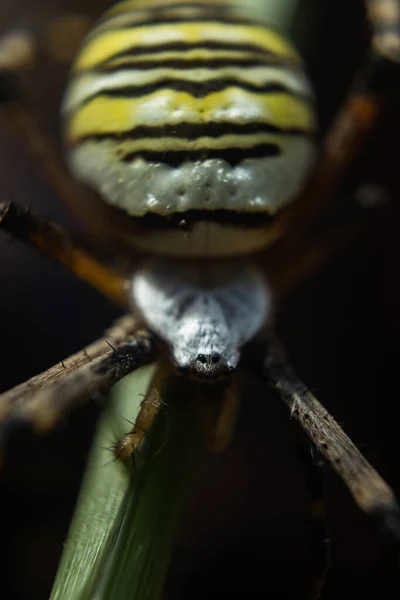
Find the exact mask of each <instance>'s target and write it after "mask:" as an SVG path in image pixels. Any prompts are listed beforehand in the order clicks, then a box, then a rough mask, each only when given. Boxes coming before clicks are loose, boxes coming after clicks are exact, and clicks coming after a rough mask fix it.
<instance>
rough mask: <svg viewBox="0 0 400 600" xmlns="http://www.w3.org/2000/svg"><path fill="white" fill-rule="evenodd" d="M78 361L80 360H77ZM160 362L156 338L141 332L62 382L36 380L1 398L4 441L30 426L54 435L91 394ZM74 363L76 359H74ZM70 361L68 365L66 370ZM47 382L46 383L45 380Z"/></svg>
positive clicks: (1, 438) (0, 427) (0, 436)
mask: <svg viewBox="0 0 400 600" xmlns="http://www.w3.org/2000/svg"><path fill="white" fill-rule="evenodd" d="M75 358H77V357H75ZM155 358H156V348H155V343H154V337H153V335H152V334H150V333H148V332H146V331H138V332H137V333H136V334H135V335H134V336H133V337H129V336H128V335H126V336H125V337H124V339H123V342H122V343H120V345H118V346H117V347H116V348H115V350H111V351H110V350H109V351H104V348H103V353H102V354H101V355H99V356H98V357H97V358H94V359H93V360H92V361H90V362H86V363H85V364H82V361H81V359H77V362H78V364H79V366H77V367H76V368H75V369H72V371H71V370H70V371H69V372H68V367H67V374H66V375H65V376H64V377H62V378H58V379H57V378H56V379H55V380H53V381H51V380H50V382H49V379H47V381H46V378H45V375H46V373H45V374H42V375H41V376H39V377H41V378H44V382H45V383H44V384H43V385H39V384H38V381H35V380H34V385H33V386H32V390H30V389H29V382H28V383H27V384H22V386H17V388H16V389H11V390H9V391H8V392H5V393H4V394H1V395H0V407H1V408H2V410H1V416H0V441H1V442H2V443H4V441H6V440H7V438H8V437H9V436H10V435H11V434H12V433H13V431H14V429H15V428H20V427H21V426H23V425H29V426H30V427H31V428H32V429H33V430H34V431H35V432H36V433H45V432H47V431H50V430H51V429H52V428H53V427H54V426H55V425H56V423H57V422H58V421H60V419H61V418H63V417H64V416H65V415H66V414H67V413H68V412H69V411H71V410H72V409H74V408H75V407H77V406H79V405H80V404H82V403H84V402H85V401H86V400H87V399H88V398H89V397H90V395H91V394H93V393H99V392H100V393H101V392H103V391H105V390H107V389H108V388H109V387H111V386H112V385H113V384H114V383H116V382H117V381H119V380H120V379H122V378H123V377H125V375H127V374H128V373H131V372H132V371H134V370H136V369H138V368H139V367H141V366H143V365H146V364H149V363H150V362H152V361H153V360H154V359H155ZM71 360H72V359H71ZM67 365H68V360H67V361H66V366H67ZM42 381H43V379H42Z"/></svg>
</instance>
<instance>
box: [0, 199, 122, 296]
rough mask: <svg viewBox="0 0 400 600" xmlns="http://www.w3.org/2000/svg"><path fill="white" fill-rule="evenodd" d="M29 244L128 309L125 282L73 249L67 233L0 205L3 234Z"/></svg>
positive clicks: (9, 205)
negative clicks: (5, 233)
mask: <svg viewBox="0 0 400 600" xmlns="http://www.w3.org/2000/svg"><path fill="white" fill-rule="evenodd" d="M1 230H3V231H6V232H8V233H10V234H11V235H12V236H13V237H15V238H18V239H20V240H22V241H23V242H26V243H28V244H30V245H31V246H33V247H34V248H36V249H37V250H39V251H40V252H41V253H43V254H45V255H46V256H49V257H50V258H52V259H53V260H55V261H56V262H57V263H59V264H61V265H62V266H63V267H65V268H66V269H68V271H70V272H71V273H73V274H74V275H75V276H76V277H78V278H79V279H81V280H83V281H85V282H86V283H88V284H89V285H91V286H92V287H94V288H95V289H97V290H98V291H99V292H100V293H102V294H104V295H105V296H107V297H108V298H110V299H111V300H112V301H113V302H116V303H117V304H121V305H126V303H127V300H126V295H125V290H124V285H125V278H124V277H123V276H122V275H120V274H118V273H116V272H115V271H113V270H112V269H110V268H109V267H107V266H106V265H103V264H102V263H101V262H100V261H98V260H97V259H95V258H94V257H92V256H90V255H89V254H88V253H87V252H86V251H85V250H83V249H82V248H79V247H77V246H76V245H74V243H73V241H72V240H71V238H70V236H69V234H68V232H66V231H65V230H63V229H62V228H61V227H59V226H58V225H55V224H53V223H50V222H48V221H45V220H44V219H41V218H40V217H37V216H35V215H34V214H33V213H32V212H31V211H29V210H27V209H25V208H22V207H21V206H18V205H17V204H14V203H0V231H1Z"/></svg>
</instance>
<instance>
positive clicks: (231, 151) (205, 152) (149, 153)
mask: <svg viewBox="0 0 400 600" xmlns="http://www.w3.org/2000/svg"><path fill="white" fill-rule="evenodd" d="M280 154H281V150H280V147H279V145H278V144H273V143H269V144H257V145H255V146H251V147H250V148H221V149H213V148H199V149H198V150H167V151H164V152H162V151H159V150H144V151H140V150H139V151H137V152H129V153H127V154H125V155H123V154H121V156H120V160H121V161H123V162H132V161H134V160H135V159H137V158H143V159H144V160H146V161H148V162H152V163H159V162H160V163H164V164H166V165H169V166H170V167H178V166H179V165H181V164H182V163H184V162H197V161H204V160H208V159H220V160H224V161H225V162H227V163H228V164H229V165H230V166H231V167H235V166H237V165H238V164H240V163H241V162H242V161H243V160H245V159H247V158H265V157H274V156H279V155H280Z"/></svg>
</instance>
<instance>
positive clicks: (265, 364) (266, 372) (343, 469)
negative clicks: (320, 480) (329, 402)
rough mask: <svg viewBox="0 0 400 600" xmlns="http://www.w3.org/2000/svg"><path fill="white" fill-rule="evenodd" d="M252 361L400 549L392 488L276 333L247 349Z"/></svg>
mask: <svg viewBox="0 0 400 600" xmlns="http://www.w3.org/2000/svg"><path fill="white" fill-rule="evenodd" d="M248 365H249V367H250V369H251V370H252V371H253V372H255V374H257V375H258V376H259V377H261V378H262V379H263V380H264V381H266V382H267V383H268V384H269V386H270V387H271V388H272V389H273V390H275V391H276V392H277V394H278V395H279V397H280V398H281V400H282V401H283V402H284V404H285V405H286V406H287V408H288V409H289V411H290V415H291V417H292V418H294V419H295V420H296V421H297V422H298V423H299V424H300V426H301V427H302V429H303V430H304V432H305V433H306V434H307V436H308V437H309V438H310V440H311V442H312V444H313V445H314V446H315V448H316V449H317V450H318V451H319V452H320V453H321V454H322V455H323V456H324V458H325V459H326V461H327V462H328V464H329V465H330V466H331V467H332V469H333V470H334V471H336V473H337V474H338V475H339V477H340V478H341V479H342V481H343V483H344V484H345V485H346V486H347V488H348V490H349V491H350V493H351V495H352V496H353V499H354V501H355V502H356V504H357V505H358V506H359V507H360V509H361V510H362V511H363V512H364V513H366V514H367V515H368V516H369V517H371V518H372V519H374V520H375V522H376V524H377V526H378V527H379V529H380V530H381V531H382V532H383V533H384V534H385V535H386V536H387V537H388V538H389V539H390V540H391V541H392V542H393V543H394V544H395V546H396V547H397V548H400V507H399V504H398V501H397V499H396V497H395V495H394V492H393V490H392V489H391V488H390V487H389V485H388V484H387V483H386V482H385V481H384V480H383V479H382V477H381V476H380V475H379V474H378V473H377V472H376V471H375V469H374V468H373V467H372V466H371V465H370V464H369V463H368V461H367V460H366V459H365V458H364V457H363V455H362V454H361V453H360V452H359V450H358V449H357V447H356V446H355V445H354V444H353V442H352V441H351V440H350V439H349V437H348V436H347V435H346V434H345V433H344V431H343V430H342V429H341V427H340V426H339V425H338V424H337V423H336V421H335V420H334V418H333V417H332V416H331V415H330V414H329V412H328V411H327V410H326V409H325V408H324V407H323V406H322V405H321V404H320V403H319V402H318V400H317V399H316V398H315V396H314V394H313V393H312V392H311V391H310V390H309V389H307V388H306V386H305V385H304V383H303V382H302V381H301V380H300V379H299V377H298V376H297V375H296V373H295V372H294V371H293V369H292V367H291V366H290V364H289V363H288V362H287V360H286V357H285V355H284V352H283V351H282V348H281V346H280V344H279V342H277V341H276V339H275V338H273V336H272V335H270V336H268V339H267V341H266V342H264V343H261V344H260V345H258V343H257V342H255V343H254V344H253V345H252V348H251V350H250V351H249V356H248Z"/></svg>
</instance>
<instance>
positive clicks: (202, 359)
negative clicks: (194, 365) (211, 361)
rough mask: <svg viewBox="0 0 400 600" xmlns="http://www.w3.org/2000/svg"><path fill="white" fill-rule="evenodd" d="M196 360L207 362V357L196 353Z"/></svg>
mask: <svg viewBox="0 0 400 600" xmlns="http://www.w3.org/2000/svg"><path fill="white" fill-rule="evenodd" d="M196 360H198V361H199V362H201V363H203V365H204V364H205V363H206V362H207V357H206V356H205V355H204V354H198V355H197V358H196Z"/></svg>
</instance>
